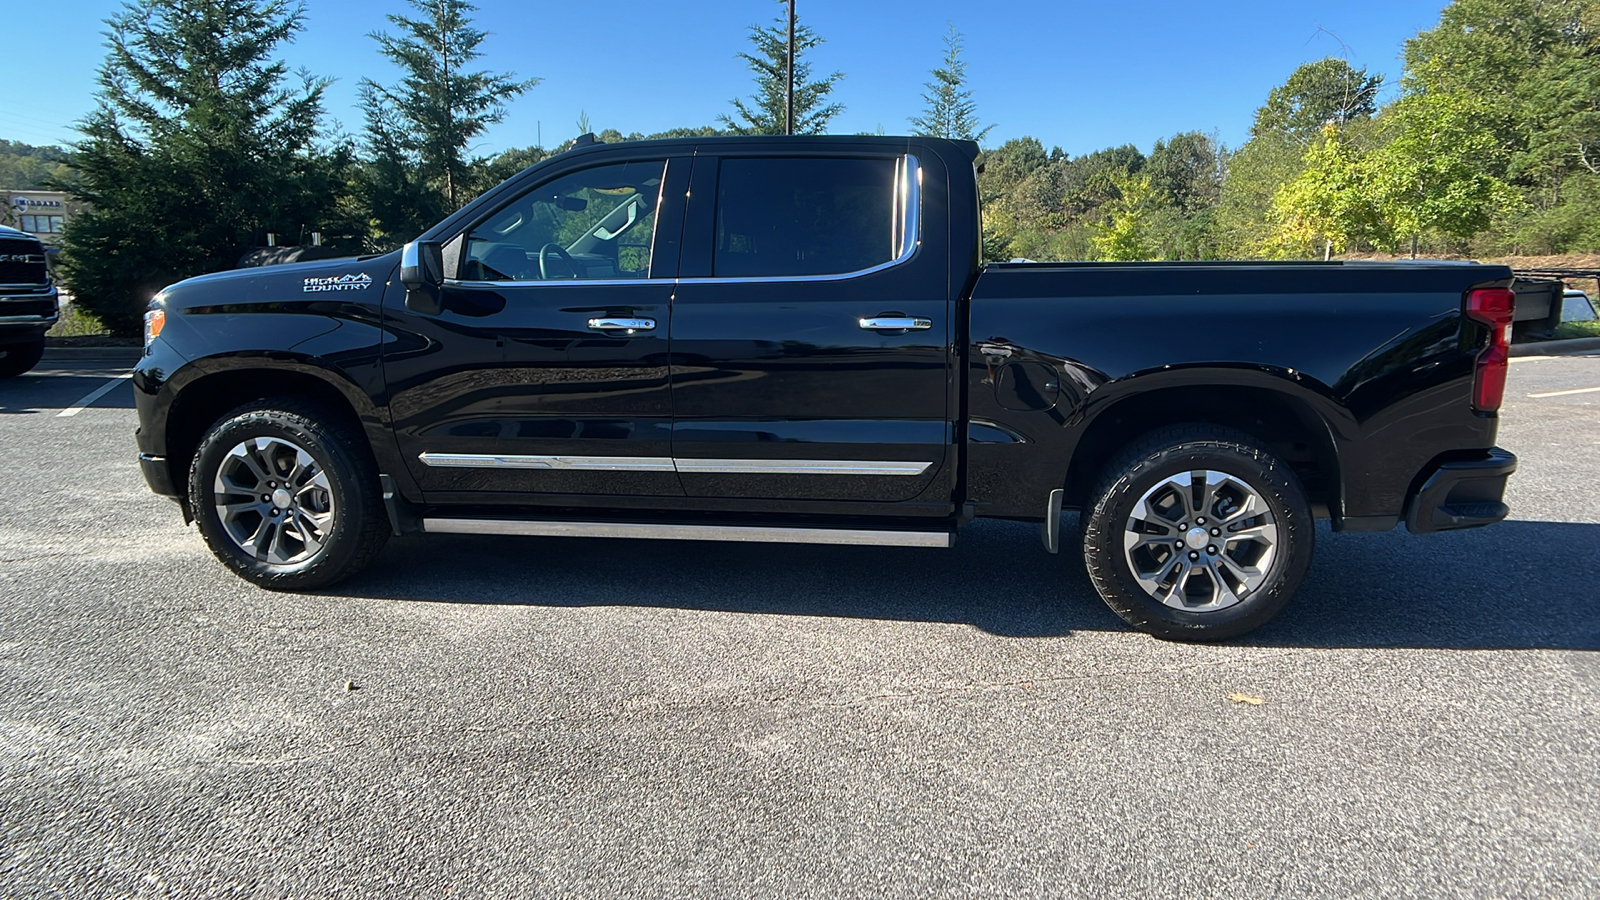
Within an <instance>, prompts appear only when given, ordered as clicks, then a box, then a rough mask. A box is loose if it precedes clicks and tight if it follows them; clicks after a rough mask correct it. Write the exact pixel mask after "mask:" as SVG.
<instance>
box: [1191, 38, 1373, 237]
mask: <svg viewBox="0 0 1600 900" xmlns="http://www.w3.org/2000/svg"><path fill="white" fill-rule="evenodd" d="M1382 83H1383V77H1382V76H1381V75H1373V74H1370V73H1368V72H1367V70H1366V69H1364V68H1363V69H1357V68H1353V67H1352V66H1351V65H1350V64H1349V63H1347V62H1345V61H1344V60H1342V59H1338V58H1335V57H1328V58H1326V59H1321V60H1317V61H1316V62H1309V63H1305V64H1304V65H1301V66H1299V67H1297V68H1296V69H1295V70H1294V72H1292V73H1290V75H1289V77H1288V79H1287V80H1285V81H1284V83H1283V84H1281V85H1279V86H1278V87H1275V88H1273V89H1272V91H1271V92H1270V93H1268V95H1267V101H1266V102H1265V103H1264V104H1262V105H1261V107H1260V108H1259V109H1257V110H1256V116H1255V122H1254V124H1252V126H1251V128H1250V140H1249V141H1247V142H1246V143H1245V144H1244V146H1242V147H1240V148H1239V149H1238V151H1237V152H1235V153H1233V154H1232V155H1230V156H1229V157H1228V158H1227V161H1226V177H1225V178H1224V180H1223V183H1222V187H1221V190H1220V192H1219V196H1218V200H1217V208H1216V214H1215V220H1214V228H1213V232H1214V237H1215V240H1216V242H1217V245H1218V251H1219V252H1220V253H1221V254H1223V255H1227V256H1235V257H1257V256H1276V255H1281V254H1282V253H1283V252H1284V249H1285V245H1284V243H1283V241H1282V240H1281V238H1282V236H1283V235H1282V232H1281V228H1280V223H1279V222H1278V220H1277V218H1276V213H1275V211H1274V208H1275V205H1276V203H1277V197H1278V192H1279V191H1280V190H1281V189H1282V188H1283V187H1284V186H1285V185H1287V184H1289V183H1290V182H1293V181H1294V180H1295V179H1297V178H1299V177H1300V174H1301V172H1302V171H1303V170H1304V167H1305V164H1306V151H1307V148H1308V147H1309V146H1310V145H1311V144H1313V143H1314V142H1315V141H1316V140H1317V139H1318V136H1319V135H1320V134H1321V133H1322V129H1323V128H1324V127H1325V126H1328V125H1332V126H1334V128H1336V129H1338V130H1340V131H1343V130H1344V129H1347V128H1350V127H1354V126H1359V125H1361V124H1362V123H1364V122H1367V121H1370V119H1371V117H1372V115H1373V113H1374V111H1375V110H1376V108H1377V91H1378V89H1379V87H1380V86H1381V85H1382Z"/></svg>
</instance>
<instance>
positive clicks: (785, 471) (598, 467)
mask: <svg viewBox="0 0 1600 900" xmlns="http://www.w3.org/2000/svg"><path fill="white" fill-rule="evenodd" d="M417 458H418V459H420V460H422V462H423V463H424V464H425V465H429V466H434V467H444V468H463V469H563V470H567V471H573V470H585V471H591V472H692V473H695V474H702V475H704V474H727V475H921V474H922V473H923V472H926V471H928V467H929V466H932V465H933V463H931V462H916V461H909V462H903V461H899V460H876V459H674V458H672V457H667V456H518V455H496V454H490V453H435V452H433V451H431V450H430V451H427V452H426V453H422V454H419V455H418V457H417Z"/></svg>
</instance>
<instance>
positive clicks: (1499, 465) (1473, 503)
mask: <svg viewBox="0 0 1600 900" xmlns="http://www.w3.org/2000/svg"><path fill="white" fill-rule="evenodd" d="M1516 470H1517V458H1516V457H1515V456H1513V455H1512V454H1510V453H1508V452H1506V451H1505V450H1501V449H1500V448H1499V447H1495V448H1493V449H1491V450H1489V451H1488V452H1487V453H1486V454H1485V455H1484V456H1483V457H1482V458H1481V459H1452V460H1447V461H1445V462H1442V463H1440V464H1439V465H1438V466H1437V467H1435V468H1434V470H1433V474H1431V475H1429V476H1428V479H1427V480H1426V481H1424V482H1423V483H1422V487H1421V488H1419V489H1418V490H1417V493H1416V496H1414V497H1412V498H1411V502H1410V504H1408V506H1407V510H1406V528H1407V529H1408V530H1410V531H1411V532H1413V533H1415V534H1429V533H1431V532H1435V531H1454V530H1456V529H1458V528H1479V527H1482V526H1484V525H1493V524H1494V523H1496V522H1498V521H1500V520H1501V519H1504V518H1505V517H1506V516H1507V515H1508V514H1509V513H1510V510H1509V509H1508V508H1507V507H1506V504H1505V502H1504V501H1503V500H1502V499H1501V498H1503V497H1504V496H1505V492H1506V479H1508V478H1510V477H1511V473H1512V472H1515V471H1516Z"/></svg>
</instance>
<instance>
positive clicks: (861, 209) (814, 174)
mask: <svg viewBox="0 0 1600 900" xmlns="http://www.w3.org/2000/svg"><path fill="white" fill-rule="evenodd" d="M899 169H900V161H899V160H897V159H828V158H822V159H818V158H793V159H790V158H754V159H747V158H728V159H724V160H722V163H721V166H720V167H719V170H718V177H717V225H716V246H715V249H714V255H713V259H712V274H713V276H714V277H717V278H757V277H783V276H796V275H839V274H845V273H849V272H858V271H861V270H862V269H870V268H872V267H873V266H877V265H880V264H883V263H886V262H890V261H892V260H893V259H895V258H896V257H897V256H898V251H899V247H900V245H901V238H902V236H901V235H900V233H899V229H900V224H899V223H897V221H896V219H897V215H896V213H897V211H898V209H899V206H898V204H897V202H896V198H897V190H896V188H897V174H898V171H899Z"/></svg>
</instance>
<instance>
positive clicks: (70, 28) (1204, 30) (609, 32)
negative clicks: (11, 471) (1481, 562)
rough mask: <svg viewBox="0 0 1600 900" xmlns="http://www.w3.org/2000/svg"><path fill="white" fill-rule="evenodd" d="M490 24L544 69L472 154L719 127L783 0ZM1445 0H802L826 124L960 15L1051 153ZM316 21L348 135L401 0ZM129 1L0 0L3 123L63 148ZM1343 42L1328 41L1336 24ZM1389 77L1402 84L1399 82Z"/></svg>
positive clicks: (915, 91) (986, 73)
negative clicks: (832, 79)
mask: <svg viewBox="0 0 1600 900" xmlns="http://www.w3.org/2000/svg"><path fill="white" fill-rule="evenodd" d="M478 5H479V12H478V14H477V17H476V22H477V24H478V25H479V26H480V27H482V28H484V29H486V30H488V31H489V32H491V35H490V37H489V38H488V39H487V40H485V42H484V43H483V45H482V46H481V48H480V49H482V50H483V51H484V57H483V59H481V60H480V61H479V62H480V63H481V65H482V66H483V67H485V68H489V69H492V70H496V71H514V72H516V73H517V74H518V75H521V76H524V77H527V76H538V77H541V78H543V79H544V81H543V82H542V83H541V84H540V85H539V86H538V87H535V88H533V89H532V90H531V91H529V92H528V93H526V94H524V95H523V96H522V97H521V98H520V99H518V100H517V101H515V102H514V103H513V104H512V105H511V106H510V108H509V111H508V114H507V116H506V120H505V122H503V123H502V124H501V125H499V126H497V127H495V128H494V129H493V130H491V131H490V132H489V133H488V134H487V135H485V136H484V139H483V141H482V142H481V144H480V145H479V146H478V148H477V151H478V152H480V153H485V154H487V153H492V152H494V151H497V150H501V149H504V148H506V147H513V146H525V145H529V144H534V143H536V142H537V141H538V140H539V139H540V137H541V136H542V138H543V141H544V143H545V144H546V145H553V144H556V143H558V142H559V141H561V140H564V139H566V138H569V137H571V136H572V135H573V134H574V133H575V132H576V124H575V123H576V122H577V120H578V116H579V114H580V112H587V113H588V115H589V119H590V121H591V122H592V123H593V126H594V128H595V129H596V130H599V129H603V128H608V127H609V128H617V129H618V130H620V131H623V132H628V131H642V132H647V133H648V132H651V131H661V130H664V129H667V128H670V127H674V126H695V125H708V124H714V123H715V119H716V116H717V115H718V114H719V113H723V112H727V111H729V110H730V107H729V105H728V101H729V100H730V99H731V98H732V97H734V96H735V95H740V96H743V95H746V94H749V93H750V92H751V81H750V77H749V74H748V72H747V71H746V70H745V68H744V63H743V61H742V60H739V59H737V58H736V57H735V54H737V53H738V52H740V51H741V50H744V49H747V47H748V44H747V43H746V28H747V27H748V26H749V25H751V24H754V23H757V22H760V23H766V22H768V21H770V20H771V19H772V18H773V17H774V16H775V15H776V14H777V12H778V11H779V5H778V4H777V3H776V2H773V0H699V2H681V3H679V2H666V0H660V2H638V0H610V2H607V0H581V2H580V0H565V2H553V3H545V2H533V0H480V2H479V4H478ZM1444 5H1445V4H1444V2H1443V0H1344V2H1338V0H1335V2H1332V3H1329V2H1327V0H1209V2H1196V0H1190V2H1174V0H1145V2H1140V3H1114V2H1092V3H1084V2H1061V0H1056V2H1049V0H1016V2H1008V0H990V2H988V3H981V4H975V3H972V2H954V0H920V2H917V3H911V4H906V3H885V2H879V0H799V10H800V17H801V19H802V20H803V21H804V22H806V23H807V24H809V25H811V26H812V27H813V28H814V29H816V31H817V32H818V33H819V34H820V35H821V36H822V37H824V38H825V39H826V41H827V42H826V43H825V44H823V45H822V46H821V47H819V48H817V50H816V51H814V52H813V53H812V54H811V56H810V59H811V61H812V64H813V66H814V71H815V72H826V71H833V70H840V71H843V72H844V73H845V74H846V77H845V79H844V80H843V81H842V82H841V83H840V85H839V87H838V89H837V91H836V99H837V100H838V101H839V102H841V103H843V104H844V105H845V106H846V111H845V113H844V114H843V115H841V116H840V117H838V118H837V119H835V120H834V123H833V126H832V129H831V130H832V131H834V132H836V133H852V132H857V131H877V130H878V129H879V128H880V127H881V128H882V129H883V130H884V131H885V132H886V133H890V134H896V133H904V132H905V131H907V130H908V128H909V125H908V123H907V118H908V117H910V116H912V115H915V114H917V113H918V112H919V111H920V110H921V106H922V100H921V96H920V95H921V92H922V90H923V87H922V85H923V82H925V81H927V80H928V78H929V75H928V70H929V69H931V68H933V67H934V66H936V65H938V64H939V63H940V61H941V56H942V50H943V45H942V44H941V37H942V35H943V33H944V31H945V28H946V23H947V22H953V23H955V25H956V27H957V28H958V29H959V30H960V31H961V32H962V33H963V34H964V35H965V38H966V52H965V54H964V58H965V59H966V61H967V63H968V66H969V69H968V75H969V77H970V79H971V87H972V89H973V92H974V99H975V100H976V101H977V102H978V109H979V116H980V117H981V118H982V120H983V121H984V122H985V123H991V122H992V123H994V124H995V126H996V127H995V129H994V131H993V132H991V133H990V140H989V141H988V143H989V144H991V145H993V144H998V143H1000V142H1001V141H1004V140H1006V139H1008V138H1012V137H1020V136H1022V135H1032V136H1034V137H1037V138H1039V139H1040V140H1041V141H1042V142H1043V143H1044V144H1045V146H1046V147H1051V146H1059V147H1061V148H1063V149H1064V150H1066V151H1067V152H1069V153H1074V154H1076V153H1086V152H1089V151H1092V150H1095V149H1099V148H1101V147H1106V146H1110V145H1114V144H1121V143H1126V142H1132V143H1135V144H1137V145H1139V146H1140V147H1141V148H1143V149H1145V150H1148V149H1149V148H1150V146H1151V144H1153V143H1154V142H1155V140H1156V139H1157V138H1160V137H1165V136H1168V135H1171V134H1174V133H1177V132H1180V131H1188V130H1193V129H1198V130H1201V131H1207V132H1213V131H1214V132H1217V133H1218V134H1220V136H1221V138H1222V140H1223V141H1224V142H1225V143H1227V144H1229V145H1230V146H1237V145H1238V144H1240V143H1242V142H1243V141H1244V140H1245V138H1246V137H1247V135H1248V131H1249V127H1250V121H1251V116H1252V115H1253V113H1254V111H1255V108H1256V107H1257V106H1259V105H1260V104H1261V102H1262V101H1263V100H1264V99H1265V98H1266V95H1267V92H1268V91H1269V90H1271V89H1272V87H1273V86H1275V85H1277V84H1280V83H1282V82H1283V80H1284V79H1285V78H1286V77H1288V75H1289V73H1290V72H1292V71H1293V70H1294V68H1295V66H1297V65H1299V64H1300V63H1303V62H1307V61H1310V60H1314V59H1319V58H1321V57H1323V56H1327V55H1347V56H1348V58H1349V59H1350V61H1351V62H1352V63H1353V64H1355V65H1357V66H1368V67H1369V68H1371V69H1372V70H1373V71H1376V72H1381V73H1383V74H1384V75H1387V76H1388V77H1389V78H1390V79H1391V81H1393V80H1396V79H1398V77H1399V75H1400V74H1401V66H1400V61H1399V57H1400V53H1401V49H1402V45H1403V42H1404V41H1405V39H1406V38H1408V37H1411V36H1412V35H1415V34H1416V33H1417V31H1418V30H1420V29H1424V28H1431V27H1433V26H1434V24H1436V23H1437V21H1438V16H1439V11H1440V9H1442V8H1443V6H1444ZM305 6H306V28H305V30H304V31H303V32H301V34H300V37H299V38H298V40H297V41H296V42H295V43H294V44H291V45H288V46H287V47H286V48H285V49H284V53H283V56H284V58H285V59H287V60H288V61H289V62H290V63H291V64H292V65H294V66H306V67H308V68H309V69H311V70H312V72H313V73H315V74H317V75H323V76H329V77H332V78H335V79H337V80H336V82H335V84H334V85H333V87H332V88H331V89H330V90H329V92H328V98H327V100H328V103H327V107H328V113H329V115H330V116H331V117H332V118H333V119H334V120H335V121H337V122H338V123H340V124H342V126H343V127H344V128H345V130H347V131H349V132H351V133H356V132H359V130H360V127H361V115H360V112H359V110H358V109H357V107H356V86H357V83H358V82H359V80H360V79H361V78H362V77H364V76H365V77H371V78H374V79H376V80H378V81H380V82H388V81H392V80H395V76H396V73H395V72H394V71H393V70H392V69H391V68H390V67H389V65H388V63H387V61H385V60H383V59H382V58H380V57H379V56H378V54H377V52H376V45H375V44H374V42H373V41H372V40H371V39H370V38H368V37H366V35H367V34H368V33H369V32H371V31H372V30H374V29H378V28H384V27H386V26H387V22H386V21H385V20H384V15H385V14H387V13H390V12H397V11H403V10H404V9H406V8H408V7H407V6H405V5H404V4H403V3H402V2H401V0H382V2H376V0H337V2H335V0H306V3H305ZM120 7H121V3H120V2H119V0H58V2H53V3H44V2H28V0H5V2H4V12H3V13H0V18H3V21H4V22H5V24H6V28H5V31H6V34H7V37H8V40H7V41H6V42H5V43H6V44H7V50H6V52H5V53H3V54H0V84H6V85H7V86H8V87H7V89H6V91H5V95H4V98H3V99H0V137H3V138H9V139H11V140H20V141H25V142H28V143H58V142H63V141H67V140H70V139H71V138H72V136H73V132H72V130H71V125H72V123H73V122H74V121H75V120H76V119H78V118H79V117H80V116H81V115H83V113H84V112H86V111H88V110H89V109H90V108H91V107H92V105H93V101H92V97H93V94H94V89H95V85H94V72H95V70H96V68H98V66H99V65H100V63H101V62H102V60H103V59H104V57H105V50H104V37H103V35H102V32H103V31H104V30H105V26H104V24H103V20H104V19H106V18H107V17H109V16H111V15H112V14H114V13H115V12H116V11H117V10H118V9H120ZM1335 36H1336V37H1335ZM1391 90H1392V88H1391Z"/></svg>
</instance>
